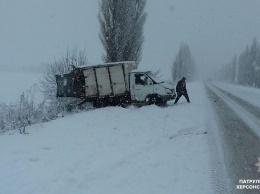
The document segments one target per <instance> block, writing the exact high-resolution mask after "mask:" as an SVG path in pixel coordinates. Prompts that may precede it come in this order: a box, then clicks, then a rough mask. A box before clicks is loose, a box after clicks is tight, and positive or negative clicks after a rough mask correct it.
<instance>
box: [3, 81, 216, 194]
mask: <svg viewBox="0 0 260 194" xmlns="http://www.w3.org/2000/svg"><path fill="white" fill-rule="evenodd" d="M187 87H188V91H189V94H190V98H191V103H190V104H188V103H187V102H186V101H185V99H184V98H181V99H180V101H179V103H178V104H177V105H173V102H169V103H168V107H165V108H159V107H157V106H153V105H152V106H144V107H141V108H136V107H134V106H130V107H129V108H125V109H124V108H121V107H107V108H101V109H95V110H91V111H86V112H83V113H80V114H76V115H71V116H68V117H65V118H60V119H57V120H55V121H52V122H49V123H45V124H41V125H34V126H31V127H28V129H27V132H29V134H28V135H21V134H19V133H18V132H9V133H6V134H4V135H1V136H0V156H1V160H0V172H1V173H0V188H1V189H0V193H3V194H5V193H8V194H12V193H13V194H14V193H20V194H23V193H24V194H25V193H26V194H30V193H32V194H35V193H53V194H54V193H84V194H86V193H90V194H96V193H106V194H108V193H113V194H114V193H124V194H125V193H131V194H132V193H149V194H153V193H154V194H157V193H164V194H167V193H169V194H172V193H200V194H202V193H206V194H208V193H213V189H214V177H213V176H212V171H213V170H212V168H214V167H212V160H211V159H210V151H212V150H211V149H212V148H210V147H209V146H208V144H209V143H208V141H209V139H208V137H209V136H210V134H211V132H210V131H209V130H208V127H209V126H208V122H207V120H208V116H209V115H208V110H209V108H210V107H209V106H208V103H205V102H206V101H207V97H206V94H205V89H204V86H203V83H200V82H198V83H188V85H187Z"/></svg>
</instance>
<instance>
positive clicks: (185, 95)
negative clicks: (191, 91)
mask: <svg viewBox="0 0 260 194" xmlns="http://www.w3.org/2000/svg"><path fill="white" fill-rule="evenodd" d="M182 95H183V96H184V97H185V98H186V100H187V102H190V98H189V95H188V93H187V92H178V95H177V98H176V99H175V101H174V104H176V103H177V102H178V101H179V99H180V97H181V96H182Z"/></svg>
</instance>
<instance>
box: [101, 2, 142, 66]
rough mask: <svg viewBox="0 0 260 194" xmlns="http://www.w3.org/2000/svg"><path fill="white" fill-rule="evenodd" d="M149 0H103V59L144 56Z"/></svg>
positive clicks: (117, 59) (115, 60)
mask: <svg viewBox="0 0 260 194" xmlns="http://www.w3.org/2000/svg"><path fill="white" fill-rule="evenodd" d="M145 5H146V0H131V1H127V0H100V2H99V7H100V10H99V15H98V19H99V22H100V33H99V38H100V40H101V42H102V44H103V47H104V50H105V54H104V55H103V61H104V62H117V61H136V62H137V63H139V62H140V60H141V52H142V44H143V41H144V36H143V27H144V23H145V20H146V15H147V14H146V13H145V11H144V9H145Z"/></svg>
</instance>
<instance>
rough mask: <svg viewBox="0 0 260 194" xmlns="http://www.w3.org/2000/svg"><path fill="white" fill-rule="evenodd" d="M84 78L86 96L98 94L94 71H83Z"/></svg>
mask: <svg viewBox="0 0 260 194" xmlns="http://www.w3.org/2000/svg"><path fill="white" fill-rule="evenodd" d="M83 73H84V76H85V93H86V96H96V95H97V94H98V89H97V84H96V77H95V71H94V69H93V68H92V69H87V70H85V71H83Z"/></svg>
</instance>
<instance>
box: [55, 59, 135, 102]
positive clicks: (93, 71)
mask: <svg viewBox="0 0 260 194" xmlns="http://www.w3.org/2000/svg"><path fill="white" fill-rule="evenodd" d="M136 68H137V65H136V63H135V62H132V61H126V62H115V63H105V64H100V65H94V66H84V67H76V68H75V69H73V70H72V71H71V72H70V73H68V74H64V75H56V82H57V96H58V97H78V98H85V99H87V98H88V99H91V98H100V97H105V96H109V97H113V96H120V95H124V94H125V93H126V92H129V73H130V72H131V71H132V70H135V69H136Z"/></svg>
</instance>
